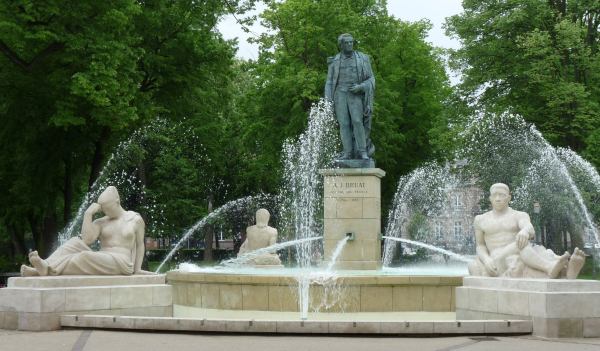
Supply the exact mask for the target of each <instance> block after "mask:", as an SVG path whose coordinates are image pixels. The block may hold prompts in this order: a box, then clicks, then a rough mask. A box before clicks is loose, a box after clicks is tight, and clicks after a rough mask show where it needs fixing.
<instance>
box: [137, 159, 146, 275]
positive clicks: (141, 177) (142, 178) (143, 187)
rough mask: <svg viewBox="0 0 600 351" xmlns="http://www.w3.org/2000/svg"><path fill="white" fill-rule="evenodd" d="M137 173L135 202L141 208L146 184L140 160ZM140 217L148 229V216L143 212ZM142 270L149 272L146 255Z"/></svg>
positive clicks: (142, 164)
mask: <svg viewBox="0 0 600 351" xmlns="http://www.w3.org/2000/svg"><path fill="white" fill-rule="evenodd" d="M137 173H138V179H139V180H140V182H141V183H142V187H141V191H140V193H139V194H138V196H137V202H138V206H142V205H143V203H144V195H143V191H144V190H145V189H146V184H147V178H146V166H145V165H144V162H143V161H142V160H140V161H139V162H138V167H137ZM140 216H142V219H143V220H144V223H146V228H147V227H148V215H147V214H146V213H145V212H144V211H140ZM146 234H147V232H146V233H144V244H145V243H146V238H145V237H146ZM142 269H143V270H149V268H148V256H147V255H144V259H143V261H142Z"/></svg>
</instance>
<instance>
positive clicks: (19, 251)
mask: <svg viewBox="0 0 600 351" xmlns="http://www.w3.org/2000/svg"><path fill="white" fill-rule="evenodd" d="M6 228H7V229H8V233H9V235H10V241H11V243H12V247H13V249H12V255H13V258H16V257H17V256H24V255H26V254H27V247H25V233H24V231H23V230H22V229H18V228H17V226H16V225H14V224H10V225H7V226H6Z"/></svg>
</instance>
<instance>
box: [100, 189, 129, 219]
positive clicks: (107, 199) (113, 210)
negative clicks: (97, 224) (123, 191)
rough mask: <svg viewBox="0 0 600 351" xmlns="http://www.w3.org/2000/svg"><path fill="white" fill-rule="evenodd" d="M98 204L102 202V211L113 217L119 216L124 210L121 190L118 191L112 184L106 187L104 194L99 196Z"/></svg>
mask: <svg viewBox="0 0 600 351" xmlns="http://www.w3.org/2000/svg"><path fill="white" fill-rule="evenodd" d="M98 204H100V207H101V208H102V212H104V214H105V215H107V216H109V217H111V218H115V217H118V216H119V214H121V212H122V211H123V209H122V208H121V199H120V198H119V192H118V191H117V188H115V187H114V186H112V185H111V186H109V187H108V188H106V189H104V191H103V192H102V194H100V196H98Z"/></svg>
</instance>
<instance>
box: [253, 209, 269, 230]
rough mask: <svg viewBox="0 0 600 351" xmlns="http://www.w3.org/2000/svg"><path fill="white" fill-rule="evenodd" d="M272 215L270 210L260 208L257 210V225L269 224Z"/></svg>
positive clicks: (264, 225)
mask: <svg viewBox="0 0 600 351" xmlns="http://www.w3.org/2000/svg"><path fill="white" fill-rule="evenodd" d="M270 217H271V214H270V213H269V211H267V210H265V209H264V208H261V209H260V210H258V211H256V225H257V226H258V227H266V226H267V225H268V224H269V218H270Z"/></svg>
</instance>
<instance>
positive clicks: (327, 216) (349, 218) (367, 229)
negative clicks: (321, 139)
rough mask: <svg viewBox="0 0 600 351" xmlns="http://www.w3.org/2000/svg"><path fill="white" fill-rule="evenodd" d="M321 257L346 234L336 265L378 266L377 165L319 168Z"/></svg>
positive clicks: (327, 256)
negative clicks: (322, 185)
mask: <svg viewBox="0 0 600 351" xmlns="http://www.w3.org/2000/svg"><path fill="white" fill-rule="evenodd" d="M320 172H321V174H323V176H324V177H325V179H324V182H323V183H324V196H323V199H324V219H323V224H324V226H323V227H324V228H323V229H324V230H323V251H324V259H325V261H331V260H332V258H333V257H332V256H333V253H334V251H335V249H336V247H337V245H338V244H339V243H340V241H341V240H344V239H345V238H346V237H350V238H351V240H348V241H347V242H346V244H345V246H344V247H343V248H342V250H341V252H340V254H339V256H338V257H337V258H336V260H335V261H336V264H335V267H336V268H339V269H365V270H373V269H378V268H379V267H380V266H381V265H380V262H381V178H382V177H383V176H384V175H385V172H384V171H383V170H381V169H379V168H341V169H323V170H321V171H320Z"/></svg>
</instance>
